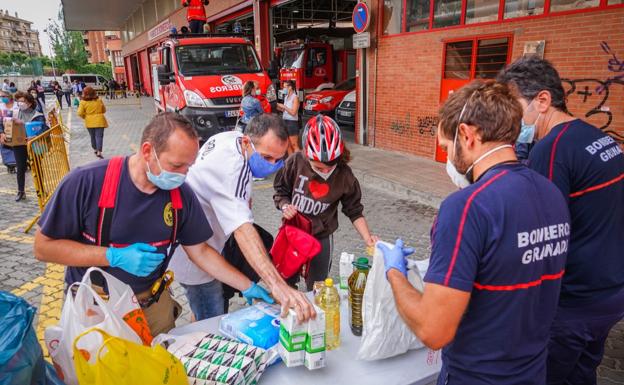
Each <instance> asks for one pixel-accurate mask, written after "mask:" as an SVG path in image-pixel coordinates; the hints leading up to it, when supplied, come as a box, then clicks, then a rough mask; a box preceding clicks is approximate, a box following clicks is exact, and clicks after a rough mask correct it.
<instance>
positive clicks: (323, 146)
mask: <svg viewBox="0 0 624 385" xmlns="http://www.w3.org/2000/svg"><path fill="white" fill-rule="evenodd" d="M303 138H304V140H305V147H304V150H305V154H306V156H307V157H308V159H310V160H315V161H318V162H322V163H329V162H332V161H334V160H336V159H338V158H339V157H340V155H342V153H343V150H344V144H343V143H342V133H341V132H340V127H338V123H336V122H335V121H334V119H332V118H330V117H329V116H326V115H322V114H319V115H316V116H315V117H313V118H311V119H310V120H308V123H306V125H305V128H304V131H303Z"/></svg>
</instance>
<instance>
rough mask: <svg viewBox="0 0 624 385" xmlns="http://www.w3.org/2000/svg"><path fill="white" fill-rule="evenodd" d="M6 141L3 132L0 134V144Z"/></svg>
mask: <svg viewBox="0 0 624 385" xmlns="http://www.w3.org/2000/svg"><path fill="white" fill-rule="evenodd" d="M5 141H6V135H5V134H4V132H3V133H1V134H0V144H4V142H5Z"/></svg>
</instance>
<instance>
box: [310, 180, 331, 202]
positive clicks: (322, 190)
mask: <svg viewBox="0 0 624 385" xmlns="http://www.w3.org/2000/svg"><path fill="white" fill-rule="evenodd" d="M308 188H309V189H310V193H311V194H312V197H314V199H319V198H322V197H324V196H325V195H327V194H328V193H329V185H328V184H327V183H321V182H319V181H316V180H313V181H310V184H309V186H308Z"/></svg>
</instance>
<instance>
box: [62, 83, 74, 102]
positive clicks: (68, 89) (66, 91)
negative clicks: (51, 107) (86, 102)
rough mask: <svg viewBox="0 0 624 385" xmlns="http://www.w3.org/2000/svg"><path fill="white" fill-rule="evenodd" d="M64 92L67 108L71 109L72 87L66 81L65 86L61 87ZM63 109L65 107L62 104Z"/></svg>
mask: <svg viewBox="0 0 624 385" xmlns="http://www.w3.org/2000/svg"><path fill="white" fill-rule="evenodd" d="M61 89H62V90H63V95H65V101H66V102H67V107H69V108H71V94H72V85H71V83H70V82H69V81H68V80H67V79H65V80H63V85H62V86H61ZM61 107H63V105H62V104H61Z"/></svg>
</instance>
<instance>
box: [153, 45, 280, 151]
mask: <svg viewBox="0 0 624 385" xmlns="http://www.w3.org/2000/svg"><path fill="white" fill-rule="evenodd" d="M158 52H159V54H160V58H159V63H160V64H154V65H153V67H152V71H153V78H154V83H155V84H154V89H156V90H157V92H154V100H155V102H156V107H157V108H158V109H159V110H160V111H176V112H178V113H180V114H182V115H184V116H185V117H187V118H188V119H189V120H190V121H191V122H192V123H193V126H194V127H195V129H197V131H198V133H199V135H200V137H201V141H202V142H203V141H206V140H207V139H208V138H209V137H210V136H212V135H214V134H217V133H219V132H223V131H229V130H232V129H234V127H235V125H236V121H237V118H238V116H239V110H240V102H241V99H242V91H243V85H244V84H245V82H247V81H248V80H252V81H254V82H256V83H257V84H258V86H259V87H260V90H261V93H262V95H261V96H259V99H261V102H262V103H263V105H264V106H265V110H268V111H270V110H271V107H270V105H269V103H273V102H276V100H277V97H276V93H275V87H274V86H273V84H272V83H271V79H270V78H269V76H268V75H267V73H266V71H265V70H264V69H263V68H262V65H261V64H260V60H259V59H258V55H257V54H256V51H255V49H254V47H253V44H252V43H251V42H250V41H249V40H247V39H245V38H242V37H232V36H231V35H230V36H222V35H218V34H202V35H198V34H195V35H192V37H191V36H189V35H171V36H170V37H169V38H168V39H166V40H165V41H164V42H163V43H162V44H161V46H160V47H159V49H158Z"/></svg>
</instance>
